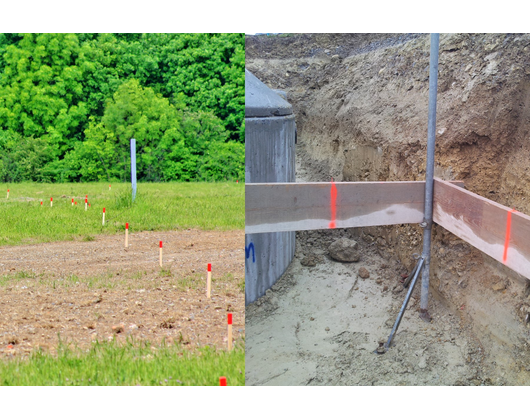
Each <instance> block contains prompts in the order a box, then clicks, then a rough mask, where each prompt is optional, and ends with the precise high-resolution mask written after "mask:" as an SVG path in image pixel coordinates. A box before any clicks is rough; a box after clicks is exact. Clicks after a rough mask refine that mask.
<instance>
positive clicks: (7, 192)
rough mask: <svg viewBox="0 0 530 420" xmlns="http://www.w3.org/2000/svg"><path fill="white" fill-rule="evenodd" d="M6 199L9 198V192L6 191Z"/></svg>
mask: <svg viewBox="0 0 530 420" xmlns="http://www.w3.org/2000/svg"><path fill="white" fill-rule="evenodd" d="M7 198H9V190H7Z"/></svg>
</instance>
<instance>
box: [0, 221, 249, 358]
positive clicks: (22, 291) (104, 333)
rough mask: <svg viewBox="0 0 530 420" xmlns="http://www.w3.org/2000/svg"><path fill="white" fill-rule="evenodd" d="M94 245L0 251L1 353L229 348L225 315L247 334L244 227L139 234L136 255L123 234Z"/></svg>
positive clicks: (134, 238)
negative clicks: (108, 345) (122, 343)
mask: <svg viewBox="0 0 530 420" xmlns="http://www.w3.org/2000/svg"><path fill="white" fill-rule="evenodd" d="M90 239H93V240H92V241H89V242H57V243H49V244H38V245H28V246H17V247H2V248H0V268H1V269H2V271H0V345H1V349H2V353H1V354H3V355H18V354H22V355H24V354H28V353H30V352H31V351H32V350H33V349H35V348H39V347H40V348H44V349H50V350H52V351H53V350H54V349H55V347H56V346H57V343H58V340H59V337H60V339H61V340H62V341H63V342H68V343H73V344H75V345H78V346H79V347H81V348H83V347H86V346H88V345H89V344H90V343H91V342H92V341H94V340H96V339H97V340H100V341H101V340H109V339H113V338H116V339H118V340H125V339H126V338H127V337H130V338H136V339H140V340H148V341H150V342H151V343H153V344H159V343H160V342H161V341H162V340H165V341H166V342H169V343H171V342H177V343H180V344H182V345H185V346H188V347H195V346H202V345H214V346H217V347H219V348H223V347H225V346H226V314H227V312H231V313H233V314H234V316H233V319H234V327H233V330H234V339H235V340H236V341H237V340H240V339H241V337H243V336H244V331H245V318H244V291H243V284H244V282H243V276H244V266H243V261H244V260H243V244H244V234H243V232H242V231H232V232H217V231H199V230H186V231H175V232H139V233H134V234H132V235H130V247H129V248H128V249H125V248H124V242H123V240H124V237H123V235H115V236H97V237H95V238H90ZM159 240H162V241H163V242H164V267H163V269H161V268H160V267H159V265H158V243H159V242H158V241H159ZM208 263H212V277H213V292H212V298H211V300H208V299H207V298H206V268H207V264H208Z"/></svg>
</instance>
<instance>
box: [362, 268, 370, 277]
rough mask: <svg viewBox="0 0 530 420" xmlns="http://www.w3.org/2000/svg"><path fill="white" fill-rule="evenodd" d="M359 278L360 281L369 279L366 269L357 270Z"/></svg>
mask: <svg viewBox="0 0 530 420" xmlns="http://www.w3.org/2000/svg"><path fill="white" fill-rule="evenodd" d="M359 277H360V278H362V279H367V278H369V277H370V272H369V271H368V270H367V269H366V267H361V268H359Z"/></svg>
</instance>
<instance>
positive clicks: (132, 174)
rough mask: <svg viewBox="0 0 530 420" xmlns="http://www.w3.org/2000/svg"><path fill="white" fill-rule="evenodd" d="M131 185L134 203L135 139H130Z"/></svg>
mask: <svg viewBox="0 0 530 420" xmlns="http://www.w3.org/2000/svg"><path fill="white" fill-rule="evenodd" d="M131 184H132V201H134V199H135V198H136V139H131ZM109 188H110V186H109Z"/></svg>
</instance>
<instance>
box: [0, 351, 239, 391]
mask: <svg viewBox="0 0 530 420" xmlns="http://www.w3.org/2000/svg"><path fill="white" fill-rule="evenodd" d="M244 372H245V351H244V348H243V347H241V346H239V345H236V346H235V348H234V349H233V350H232V351H231V352H227V351H219V350H215V349H213V348H210V347H203V348H200V349H198V350H195V351H193V352H190V351H187V350H185V349H182V348H181V347H180V346H178V345H167V346H164V345H163V346H160V347H158V348H154V347H152V346H151V345H150V344H149V343H147V342H144V343H133V342H131V341H129V342H127V343H125V344H119V343H117V342H115V341H112V342H103V343H100V342H96V343H93V344H92V347H91V348H90V349H89V350H85V351H83V350H79V349H72V348H71V346H66V345H64V344H61V345H60V346H59V348H58V350H57V355H52V354H49V353H43V352H41V351H39V352H34V353H32V354H31V355H30V356H29V357H28V358H27V359H13V360H10V361H5V360H2V361H0V385H16V386H19V385H31V386H41V385H214V386H215V385H219V377H220V376H225V377H226V378H227V384H228V385H244V384H245V375H244Z"/></svg>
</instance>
